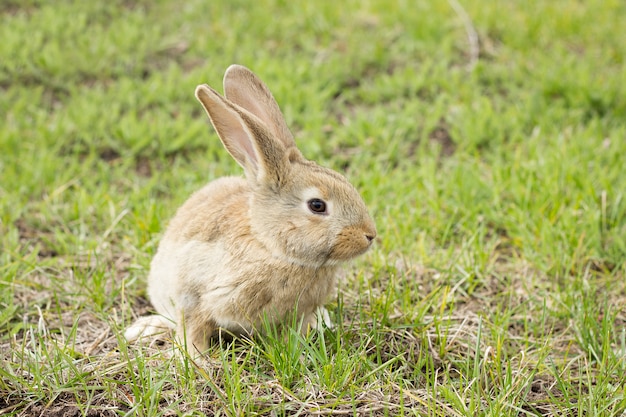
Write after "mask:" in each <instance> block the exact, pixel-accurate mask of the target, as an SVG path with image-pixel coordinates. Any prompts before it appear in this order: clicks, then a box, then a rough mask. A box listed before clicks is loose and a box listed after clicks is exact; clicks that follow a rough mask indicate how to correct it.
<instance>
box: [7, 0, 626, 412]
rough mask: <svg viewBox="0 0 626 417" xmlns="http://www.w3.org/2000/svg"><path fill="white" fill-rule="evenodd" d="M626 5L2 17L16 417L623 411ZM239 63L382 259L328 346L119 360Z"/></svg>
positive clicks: (31, 12)
mask: <svg viewBox="0 0 626 417" xmlns="http://www.w3.org/2000/svg"><path fill="white" fill-rule="evenodd" d="M625 28H626V2H623V1H622V0H586V1H571V0H536V1H533V2H528V1H522V0H512V1H493V2H485V1H480V0H447V1H434V0H424V1H406V0H364V1H356V0H345V1H343V2H341V3H340V2H337V1H327V0H320V1H316V2H312V1H311V2H304V1H292V2H288V1H283V0H257V1H244V0H223V1H222V0H215V1H203V0H189V1H186V2H177V1H173V0H155V1H152V0H111V1H107V2H104V1H101V2H98V1H91V2H86V1H79V0H56V1H55V0H3V1H2V2H0V236H1V246H0V364H1V366H0V415H8V416H20V417H22V416H59V417H60V416H89V417H95V416H106V417H109V416H146V417H147V416H202V415H226V416H251V415H271V416H287V415H289V416H292V415H294V416H295V415H319V416H344V415H354V416H357V415H358V416H361V415H366V416H370V415H371V416H387V415H403V416H404V415H416V416H473V417H475V416H586V417H587V416H588V417H591V416H625V415H626V276H625V274H626V174H625V168H624V166H625V159H626V158H625V156H626V64H625V55H626V42H625V41H624V39H625V34H626V30H625ZM233 63H239V64H242V65H245V66H247V67H249V68H250V69H252V70H253V71H254V72H255V73H257V74H258V75H259V76H260V77H261V78H262V79H263V80H264V81H265V82H266V83H267V84H268V86H269V88H270V89H271V90H272V92H273V93H274V96H275V97H276V99H277V101H278V103H279V104H280V106H281V109H282V110H283V113H284V114H285V117H286V119H287V122H288V124H289V126H290V127H291V129H292V132H293V133H294V135H295V138H296V142H297V143H298V146H299V147H300V149H301V150H302V152H303V153H304V155H305V156H306V157H308V158H309V159H312V160H315V161H317V162H318V163H320V164H322V165H326V166H329V167H331V168H333V169H335V170H337V171H339V172H342V173H344V174H345V175H346V176H347V177H348V178H349V179H350V181H351V182H352V183H353V184H354V185H355V186H356V187H357V188H358V189H359V190H360V192H361V193H362V195H363V197H364V200H365V201H366V204H367V205H368V207H369V208H370V211H371V213H372V215H373V217H374V219H375V221H376V224H377V228H378V233H379V236H378V238H377V239H376V242H375V245H374V247H373V249H372V250H370V251H369V252H368V253H367V254H365V255H364V256H362V257H361V258H359V259H358V260H356V261H355V262H352V263H349V264H346V265H345V268H344V272H343V273H342V277H341V281H340V284H339V291H338V295H337V298H336V299H335V300H333V302H332V303H331V304H329V305H328V306H327V307H328V309H329V311H330V315H331V318H332V321H333V322H334V323H335V327H334V328H332V329H325V330H324V331H323V332H312V333H310V334H309V335H307V336H306V337H305V336H300V335H299V334H298V333H297V332H295V330H290V331H287V332H286V334H276V333H273V332H272V331H271V329H268V334H267V335H266V336H264V337H260V338H258V339H255V340H252V341H250V340H239V341H236V342H235V343H223V344H221V345H220V344H216V345H215V346H213V347H211V349H210V350H209V351H208V352H207V353H206V354H205V356H204V358H202V359H201V360H195V359H192V358H190V357H187V356H185V355H183V354H179V353H176V352H179V349H178V347H177V346H176V344H175V343H174V342H173V340H172V339H171V338H167V337H166V338H163V339H161V340H154V341H152V342H151V343H150V342H146V343H142V344H141V343H139V344H137V343H132V344H129V343H127V342H126V341H125V340H124V338H123V331H124V329H125V327H127V326H128V325H129V324H130V323H132V321H133V320H134V319H136V318H137V317H139V316H141V315H144V314H147V313H149V312H151V311H152V308H151V306H150V304H149V301H148V300H147V295H146V289H145V285H146V276H147V273H148V269H149V263H150V260H151V257H152V256H153V254H154V253H155V251H156V248H157V246H158V243H159V239H160V236H161V234H162V232H163V230H164V228H165V226H166V225H167V222H168V220H169V218H170V217H171V216H172V215H173V214H174V212H175V210H176V208H177V207H178V206H179V205H180V204H182V202H183V201H185V199H186V198H187V197H188V196H189V195H190V194H191V193H192V192H193V191H195V190H197V189H199V188H200V187H202V186H203V185H204V184H205V183H207V182H208V181H210V180H212V179H214V178H217V177H220V176H224V175H241V169H240V167H239V166H238V165H237V164H236V163H235V162H234V160H232V158H230V156H229V155H228V153H227V152H226V151H225V150H224V149H223V147H222V145H221V143H220V141H219V139H218V137H217V135H216V134H215V132H214V131H213V129H212V127H211V126H210V124H209V122H208V120H207V118H206V117H205V115H204V112H203V110H202V108H201V106H200V105H199V103H198V102H197V101H196V99H195V98H194V96H193V92H194V89H195V86H196V85H198V84H201V83H207V84H209V85H211V86H213V87H215V88H216V89H217V90H218V91H222V89H221V80H222V76H223V74H224V70H225V69H226V68H227V67H228V66H229V65H230V64H233Z"/></svg>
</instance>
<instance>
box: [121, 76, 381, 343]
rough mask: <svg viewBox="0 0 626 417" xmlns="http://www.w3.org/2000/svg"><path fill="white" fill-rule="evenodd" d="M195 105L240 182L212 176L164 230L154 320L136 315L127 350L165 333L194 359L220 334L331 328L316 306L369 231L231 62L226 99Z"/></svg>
mask: <svg viewBox="0 0 626 417" xmlns="http://www.w3.org/2000/svg"><path fill="white" fill-rule="evenodd" d="M195 96H196V98H197V99H198V100H199V101H200V103H201V104H202V106H203V107H204V109H205V110H206V113H207V114H208V116H209V119H210V120H211V123H212V124H213V127H214V128H215V130H216V132H217V134H218V136H219V138H220V140H221V141H222V144H223V145H224V147H225V148H226V150H227V151H228V152H229V153H230V155H231V156H232V157H233V158H234V159H235V160H236V161H237V162H238V163H239V165H241V166H242V167H243V170H244V173H245V178H242V177H224V178H219V179H216V180H214V181H212V182H210V183H209V184H208V185H206V186H205V187H204V188H202V189H200V190H199V191H197V192H195V193H194V194H193V195H192V196H191V197H190V198H189V199H188V200H187V201H186V202H185V203H184V204H183V205H182V206H181V207H180V208H179V209H178V211H177V212H176V214H175V216H174V217H173V218H172V220H171V221H170V224H169V226H168V227H167V229H166V231H165V233H164V236H163V238H162V240H161V242H160V245H159V247H158V250H157V253H156V255H155V256H154V258H153V260H152V263H151V266H150V273H149V276H148V295H149V298H150V301H151V303H152V305H153V307H154V309H155V310H156V312H157V313H158V314H157V315H152V316H146V317H141V318H139V319H138V320H137V321H136V322H135V323H134V324H132V325H131V326H130V327H129V328H128V329H127V330H126V332H125V337H126V339H127V340H128V341H134V340H136V339H138V338H140V337H144V336H150V335H154V334H156V333H158V332H162V331H163V330H164V329H174V330H175V331H176V336H177V338H178V340H180V341H181V342H182V344H183V345H184V346H185V347H186V349H187V350H189V349H190V348H192V349H196V350H197V351H198V352H202V351H204V350H206V349H207V348H208V347H209V343H210V341H211V339H212V338H215V336H216V335H217V334H219V333H218V332H220V331H226V332H227V333H230V334H234V335H250V334H253V332H255V331H258V329H260V328H263V323H264V321H267V322H269V323H272V324H275V325H277V326H280V325H282V324H284V323H285V321H288V320H289V318H290V317H291V318H293V317H294V316H293V314H296V316H295V317H296V318H298V320H299V323H300V324H299V329H300V331H302V332H307V331H308V329H310V328H316V329H319V328H321V327H322V324H323V323H324V324H326V325H327V326H330V325H331V324H330V320H329V315H328V312H327V311H326V310H325V309H324V307H323V306H324V304H325V303H327V302H328V301H329V298H331V297H332V296H333V295H334V294H336V273H337V270H338V268H339V266H340V265H341V264H342V263H343V262H344V261H348V260H350V259H353V258H355V257H357V256H359V255H361V254H363V253H364V252H366V251H367V250H368V249H369V248H370V247H371V246H372V242H373V241H374V239H375V237H376V226H375V224H374V221H373V220H372V218H371V217H370V215H369V214H368V211H367V208H366V206H365V203H364V202H363V199H362V198H361V196H360V195H359V193H358V192H357V190H356V189H355V188H354V187H353V186H352V185H351V184H350V183H349V182H348V181H347V180H346V179H345V178H344V177H343V176H342V175H341V174H339V173H337V172H335V171H333V170H331V169H328V168H324V167H322V166H320V165H318V164H316V163H315V162H312V161H309V160H307V159H305V158H304V157H303V156H302V154H301V152H300V151H299V150H298V148H297V147H296V144H295V142H294V139H293V136H292V134H291V132H290V131H289V129H288V127H287V125H286V123H285V120H284V118H283V115H282V113H281V111H280V109H279V107H278V104H277V103H276V101H275V99H274V97H273V96H272V94H271V92H270V91H269V89H268V88H267V86H266V85H265V84H264V83H263V82H262V81H261V80H260V79H259V78H258V77H257V76H256V75H255V74H254V73H253V72H251V71H250V70H249V69H247V68H245V67H243V66H240V65H231V66H230V67H229V68H228V69H227V70H226V73H225V74H224V96H221V95H220V94H219V93H217V92H216V91H215V90H213V89H212V88H211V87H209V86H208V85H206V84H204V85H199V86H198V87H197V88H196V90H195Z"/></svg>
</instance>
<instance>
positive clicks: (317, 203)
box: [307, 198, 326, 214]
mask: <svg viewBox="0 0 626 417" xmlns="http://www.w3.org/2000/svg"><path fill="white" fill-rule="evenodd" d="M307 204H308V206H309V210H311V211H312V212H313V213H317V214H326V202H324V200H320V199H319V198H313V199H311V200H309V201H308V203H307Z"/></svg>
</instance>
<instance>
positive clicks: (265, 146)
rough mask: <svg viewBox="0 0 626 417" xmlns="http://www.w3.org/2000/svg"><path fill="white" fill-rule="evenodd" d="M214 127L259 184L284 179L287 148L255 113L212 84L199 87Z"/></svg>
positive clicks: (198, 93) (238, 160) (200, 96)
mask: <svg viewBox="0 0 626 417" xmlns="http://www.w3.org/2000/svg"><path fill="white" fill-rule="evenodd" d="M196 98H197V99H198V100H199V101H200V103H202V106H203V107H204V109H205V110H206V112H207V114H208V115H209V118H210V119H211V123H212V124H213V127H215V130H216V132H217V134H218V136H219V137H220V140H221V141H222V143H223V144H224V146H225V147H226V149H227V150H228V152H229V153H230V154H231V155H232V156H233V158H235V160H236V161H237V162H238V163H239V165H241V166H242V167H243V168H244V170H245V172H246V176H247V177H248V178H249V179H251V180H255V182H268V181H269V182H276V181H280V178H282V177H283V175H282V173H283V170H284V168H285V158H284V156H285V147H284V145H283V144H282V142H280V141H277V140H275V139H274V138H273V137H272V134H271V133H270V132H269V131H268V129H267V128H266V127H265V126H264V124H263V122H261V120H259V118H258V117H256V116H255V115H254V114H252V113H250V112H249V111H247V110H245V109H243V108H241V107H239V106H238V105H236V104H234V103H231V102H230V101H229V100H228V99H225V98H224V97H222V96H220V95H219V94H218V93H217V92H216V91H215V90H213V89H212V88H211V87H209V86H208V85H199V86H198V87H196Z"/></svg>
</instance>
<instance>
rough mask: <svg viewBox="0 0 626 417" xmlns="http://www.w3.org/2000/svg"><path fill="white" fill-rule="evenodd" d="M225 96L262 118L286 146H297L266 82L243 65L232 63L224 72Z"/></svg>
mask: <svg viewBox="0 0 626 417" xmlns="http://www.w3.org/2000/svg"><path fill="white" fill-rule="evenodd" d="M224 96H225V97H226V98H227V99H228V100H230V101H232V102H233V103H235V104H237V105H238V106H241V107H243V108H244V109H246V110H248V111H249V112H250V113H252V114H254V115H255V116H256V117H258V118H259V119H261V121H263V123H265V126H266V127H267V128H268V129H269V130H270V132H271V133H272V134H273V135H274V137H276V138H277V139H279V140H280V141H281V142H282V143H283V145H285V147H286V148H289V147H292V146H294V147H295V146H296V143H295V142H294V140H293V135H292V134H291V132H290V131H289V128H288V127H287V124H286V123H285V118H284V117H283V114H282V113H281V111H280V108H279V107H278V103H276V100H275V99H274V96H272V93H271V92H270V90H269V89H268V88H267V86H266V85H265V83H263V81H261V80H260V79H259V77H257V76H256V75H255V74H254V73H253V72H252V71H250V70H249V69H248V68H246V67H243V66H241V65H231V66H230V67H228V69H227V70H226V73H225V74H224Z"/></svg>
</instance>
